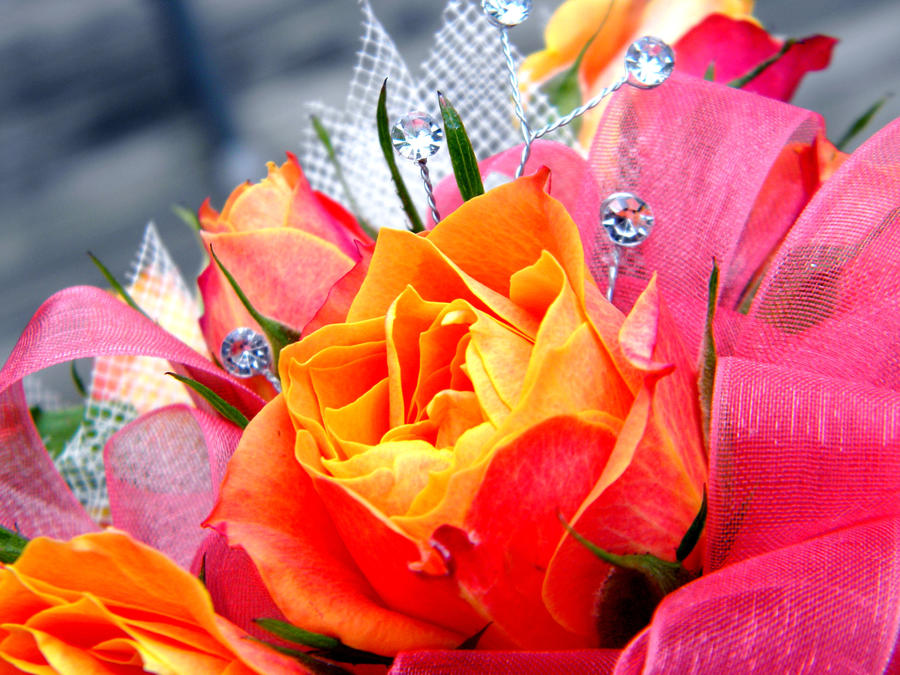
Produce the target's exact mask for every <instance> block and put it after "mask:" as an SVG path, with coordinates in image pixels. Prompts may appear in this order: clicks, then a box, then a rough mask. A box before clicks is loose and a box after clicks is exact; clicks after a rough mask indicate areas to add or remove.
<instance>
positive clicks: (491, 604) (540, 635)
mask: <svg viewBox="0 0 900 675" xmlns="http://www.w3.org/2000/svg"><path fill="white" fill-rule="evenodd" d="M610 424H614V423H613V422H611V421H607V422H601V421H599V420H598V421H588V420H586V419H584V418H581V417H577V416H566V417H556V418H553V419H550V420H547V421H545V422H543V423H541V424H538V425H536V426H534V427H532V428H531V429H528V430H527V431H525V432H524V433H523V434H522V435H521V436H519V437H518V438H516V439H515V440H514V441H512V442H511V443H509V444H507V445H505V446H504V447H502V448H500V449H498V451H497V453H496V454H495V455H494V457H493V459H492V461H491V464H490V466H489V467H488V469H487V472H486V473H485V475H484V479H483V481H482V482H481V485H480V489H479V490H478V494H477V496H476V497H475V500H474V501H473V503H472V505H471V508H470V509H469V511H468V514H467V515H466V518H465V525H464V528H465V529H464V530H461V529H458V528H449V527H445V528H441V529H439V530H438V531H437V532H435V534H434V539H435V540H436V541H437V542H438V543H439V544H440V545H441V546H442V547H444V549H445V550H446V551H447V558H448V565H449V566H450V567H451V569H454V568H455V575H456V578H457V579H459V582H460V584H461V585H462V586H463V588H465V590H466V593H467V595H468V596H469V597H470V598H471V600H472V601H473V602H475V603H476V604H477V606H479V607H480V608H481V611H482V612H483V613H484V614H485V616H488V617H490V619H491V620H492V621H493V622H494V625H496V626H497V627H498V629H499V630H500V631H501V632H503V633H504V634H505V635H506V636H507V637H508V638H509V639H510V640H511V641H513V642H514V643H515V644H518V645H519V646H521V647H527V648H529V649H546V648H554V649H559V648H566V647H574V646H579V645H585V640H584V639H583V638H581V637H579V636H577V635H574V634H572V633H569V632H568V631H566V630H564V629H563V628H562V627H561V626H559V624H557V623H556V622H555V621H554V620H553V619H552V618H551V617H550V615H549V614H548V613H547V610H546V609H545V608H544V607H543V605H542V604H541V602H540V588H541V584H542V583H543V578H544V570H545V569H546V566H547V564H548V563H549V561H550V556H551V555H552V553H553V550H554V549H555V547H556V545H557V542H558V541H559V539H560V537H561V536H562V534H563V528H562V525H561V523H560V522H559V519H558V518H557V514H560V513H561V514H562V515H563V516H564V517H566V518H570V517H571V515H572V514H573V513H574V511H575V509H577V508H578V505H579V504H580V501H581V499H583V498H584V496H586V495H587V494H588V493H589V492H590V489H591V486H592V485H593V484H594V482H595V481H596V479H597V478H598V477H599V475H600V472H601V471H602V470H603V466H604V465H605V463H606V460H607V458H608V456H609V453H610V451H611V450H612V447H613V445H614V444H615V435H616V429H615V427H614V426H610Z"/></svg>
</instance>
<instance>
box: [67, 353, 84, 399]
mask: <svg viewBox="0 0 900 675" xmlns="http://www.w3.org/2000/svg"><path fill="white" fill-rule="evenodd" d="M69 374H70V375H71V376H72V384H73V385H75V391H77V392H78V395H79V396H81V398H87V389H86V388H85V386H84V380H82V379H81V375H79V374H78V368H76V367H75V362H74V361H72V363H70V364H69Z"/></svg>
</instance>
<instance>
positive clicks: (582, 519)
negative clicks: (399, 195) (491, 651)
mask: <svg viewBox="0 0 900 675" xmlns="http://www.w3.org/2000/svg"><path fill="white" fill-rule="evenodd" d="M547 177H548V173H547V171H546V170H541V171H540V172H538V173H537V174H535V175H534V176H529V177H527V178H522V179H519V180H518V181H516V182H514V183H511V184H508V185H504V186H501V187H499V188H497V189H495V190H493V191H491V192H489V193H487V194H486V195H484V196H482V197H479V198H476V199H473V200H471V201H468V202H466V203H465V204H463V205H462V206H461V207H460V208H459V209H457V210H456V211H454V212H453V213H452V214H450V215H449V216H448V217H447V218H445V219H444V220H443V221H441V223H439V224H438V225H437V226H436V227H435V228H434V229H433V230H432V231H431V232H429V233H428V234H427V235H425V236H418V235H415V234H412V233H409V232H403V231H397V230H382V232H381V233H380V235H379V238H378V242H377V245H376V247H375V252H374V255H373V257H372V260H371V264H370V267H369V270H368V273H367V276H366V278H365V280H364V282H363V284H362V287H361V288H360V290H359V292H358V293H357V294H356V297H355V298H354V299H353V301H352V304H351V305H350V307H349V310H348V312H347V314H346V320H345V321H344V322H342V323H335V324H330V325H326V326H324V327H322V328H321V329H319V330H318V331H316V332H314V333H312V334H310V335H308V336H307V337H305V338H304V339H303V340H301V341H300V342H298V343H296V344H294V345H291V346H289V347H287V348H286V349H284V350H283V351H282V355H281V359H280V370H281V378H282V382H283V385H284V393H283V395H281V396H279V397H277V398H276V399H275V400H273V401H272V402H270V403H269V404H268V405H267V406H266V408H264V409H263V411H262V412H261V413H260V414H259V415H258V416H257V417H256V418H255V419H254V420H253V421H252V422H251V423H250V425H249V426H248V428H247V429H246V431H245V433H244V435H243V437H242V439H241V442H240V445H239V447H238V449H237V451H236V453H235V456H234V457H233V459H232V461H231V463H230V465H229V468H228V473H227V476H226V479H225V481H224V484H223V487H222V491H221V494H220V499H219V502H218V504H217V505H216V508H215V509H214V511H213V514H212V516H211V517H210V521H211V522H212V523H213V524H214V525H215V526H217V527H219V528H220V529H222V530H224V531H226V532H227V534H228V537H229V540H230V543H231V544H234V545H239V546H241V547H243V548H244V549H245V550H246V551H247V552H248V553H249V555H250V556H251V558H252V559H253V560H254V562H255V563H256V565H257V567H258V569H259V571H260V573H261V576H262V578H263V580H264V582H265V584H266V585H267V587H268V589H269V591H270V592H271V594H272V597H273V599H274V600H275V602H276V604H277V605H278V606H279V608H280V609H281V610H282V611H283V612H284V614H285V615H286V616H287V618H288V619H289V620H290V621H292V622H293V623H295V624H297V625H298V626H301V627H303V628H306V629H308V630H313V631H317V632H324V633H328V634H332V635H335V636H338V637H340V638H341V640H343V641H344V642H345V643H347V644H349V645H351V646H353V647H357V648H361V649H365V650H369V651H375V652H379V653H385V654H394V653H396V652H398V651H400V650H404V649H412V648H422V647H453V646H456V645H458V644H459V643H460V642H462V641H463V640H464V639H465V638H466V637H468V636H470V635H472V634H474V633H475V632H477V631H478V630H479V629H481V628H483V627H484V626H485V624H487V623H488V622H491V627H490V629H489V630H488V631H487V633H486V634H485V635H484V637H483V638H482V641H481V645H482V646H486V647H499V646H511V645H515V646H518V647H525V648H531V649H540V648H564V647H576V646H584V645H596V644H600V643H602V642H603V641H604V640H605V636H602V635H598V632H597V630H596V626H595V623H594V618H593V616H592V614H593V610H594V607H593V603H594V592H595V591H596V590H597V589H598V588H600V587H601V585H602V584H603V581H604V579H605V577H606V575H607V574H608V573H609V567H608V566H607V565H606V564H605V563H602V562H600V561H599V560H598V559H596V558H595V557H593V556H592V555H591V554H590V553H588V552H587V550H586V549H584V548H583V547H582V546H581V545H579V544H577V543H575V542H574V541H573V540H572V539H571V538H569V537H567V536H566V534H565V532H564V530H563V528H562V525H561V523H560V522H559V519H558V514H561V515H562V516H564V517H565V518H567V519H569V520H570V521H572V522H574V524H575V527H576V528H577V529H579V530H580V531H581V532H583V533H585V534H586V535H587V536H589V537H590V538H591V539H592V540H593V541H595V542H597V543H598V544H599V545H600V546H603V547H605V548H607V549H609V550H611V551H614V552H617V553H644V552H652V553H654V554H656V555H659V556H660V557H664V558H668V559H672V558H673V557H674V550H675V547H676V546H677V545H678V543H679V541H680V539H681V537H682V536H683V535H684V533H685V531H686V529H687V528H688V526H689V524H690V522H691V520H692V518H693V517H694V515H695V514H696V512H697V509H698V508H699V504H700V499H701V488H702V484H703V482H704V480H705V474H706V466H705V458H704V457H703V454H702V450H701V442H700V439H699V424H698V421H697V419H698V417H697V410H696V408H697V405H696V401H697V395H696V391H695V390H694V389H693V385H692V384H691V381H692V378H693V377H694V376H695V373H694V372H693V370H692V367H691V366H689V365H688V364H689V363H690V360H689V359H687V358H686V357H685V356H684V355H683V354H681V353H680V352H679V351H678V345H676V344H674V343H673V342H672V341H671V340H670V339H668V337H667V335H669V336H671V334H672V333H668V334H667V333H666V331H665V328H664V326H665V323H666V321H667V319H666V315H665V313H664V312H663V311H661V310H660V308H659V307H658V303H657V296H656V290H655V284H653V283H651V284H650V286H649V287H648V289H647V291H646V292H645V293H644V295H643V296H642V298H641V299H640V300H639V301H638V303H637V304H636V306H635V308H634V310H633V311H632V312H631V314H629V316H628V317H624V316H623V315H622V314H621V313H620V312H619V311H618V310H617V309H615V308H614V307H613V306H612V305H611V304H609V303H608V302H606V300H605V299H604V298H602V296H601V295H600V293H599V290H598V288H597V286H596V285H595V283H594V282H593V280H592V279H591V278H590V277H589V276H588V274H587V271H586V267H585V262H584V259H583V252H582V247H581V242H580V239H579V235H578V231H577V228H576V226H575V224H574V223H573V222H572V220H571V219H570V217H569V215H568V213H567V212H566V211H565V209H564V208H563V207H562V205H561V204H560V203H559V202H557V201H556V200H554V199H552V198H551V197H549V196H548V195H547V194H546V193H545V192H544V186H545V183H546V181H547ZM670 364H678V365H679V366H683V367H680V368H678V369H676V370H675V371H674V372H673V366H672V365H670ZM676 402H677V403H676ZM261 486H265V487H261Z"/></svg>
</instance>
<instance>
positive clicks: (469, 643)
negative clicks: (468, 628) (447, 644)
mask: <svg viewBox="0 0 900 675" xmlns="http://www.w3.org/2000/svg"><path fill="white" fill-rule="evenodd" d="M492 623H493V621H490V622H488V623H487V624H486V625H485V627H484V628H482V629H481V630H480V631H478V632H477V633H475V635H472V636H471V637H467V638H466V639H465V640H463V641H462V642H460V643H459V646H458V647H457V649H461V650H473V649H478V643H479V642H480V641H481V638H482V637H483V636H484V634H485V632H486V631H487V629H488V628H490V627H491V624H492Z"/></svg>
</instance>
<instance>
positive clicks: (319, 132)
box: [309, 115, 378, 239]
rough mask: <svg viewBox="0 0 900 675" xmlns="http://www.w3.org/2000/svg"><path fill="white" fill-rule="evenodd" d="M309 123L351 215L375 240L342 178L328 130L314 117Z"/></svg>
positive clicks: (374, 231)
mask: <svg viewBox="0 0 900 675" xmlns="http://www.w3.org/2000/svg"><path fill="white" fill-rule="evenodd" d="M309 119H310V121H311V122H312V125H313V129H315V131H316V136H318V138H319V141H321V143H322V145H323V146H324V148H325V153H326V154H327V155H328V161H330V162H331V165H332V166H333V167H334V173H335V175H336V176H337V179H338V182H340V184H341V187H342V188H343V190H344V196H346V197H347V203H348V204H349V205H350V210H351V211H353V215H354V216H356V222H358V223H359V225H360V227H362V229H363V230H364V231H365V233H366V234H368V235H369V236H370V237H372V239H375V238H376V237H377V236H378V232H377V231H376V230H375V228H374V227H372V226H371V225H369V223H368V221H366V219H365V218H363V217H362V211H361V210H360V208H359V204H357V202H356V199H354V198H353V192H352V191H351V190H350V184H349V183H348V182H347V179H346V177H345V176H344V170H343V168H341V163H340V162H339V161H338V157H337V153H336V152H335V151H334V144H333V143H332V142H331V136H330V135H329V134H328V129H326V128H325V125H324V124H322V120H320V119H319V118H318V117H316V116H315V115H310V116H309Z"/></svg>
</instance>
